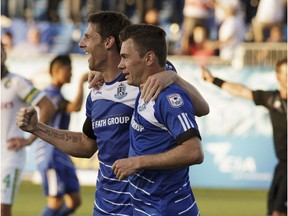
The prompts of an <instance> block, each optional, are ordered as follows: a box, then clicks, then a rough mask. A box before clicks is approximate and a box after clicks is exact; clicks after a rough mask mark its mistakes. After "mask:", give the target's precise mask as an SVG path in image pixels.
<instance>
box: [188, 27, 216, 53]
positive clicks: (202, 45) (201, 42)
mask: <svg viewBox="0 0 288 216" xmlns="http://www.w3.org/2000/svg"><path fill="white" fill-rule="evenodd" d="M189 54H190V55H193V56H212V55H214V42H213V41H211V40H209V38H208V34H207V29H206V28H205V27H203V26H196V27H195V28H194V30H193V34H192V35H191V36H190V40H189Z"/></svg>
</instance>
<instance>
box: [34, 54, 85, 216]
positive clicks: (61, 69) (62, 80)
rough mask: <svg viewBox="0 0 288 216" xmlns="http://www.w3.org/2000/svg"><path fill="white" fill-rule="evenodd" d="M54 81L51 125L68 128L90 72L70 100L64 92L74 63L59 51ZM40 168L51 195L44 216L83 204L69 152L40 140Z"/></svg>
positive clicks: (46, 191) (61, 215) (53, 63)
mask: <svg viewBox="0 0 288 216" xmlns="http://www.w3.org/2000/svg"><path fill="white" fill-rule="evenodd" d="M49 73H50V76H51V84H50V85H48V87H47V88H46V89H45V92H46V94H47V95H48V97H49V98H50V99H51V101H52V102H53V104H54V106H55V108H56V110H57V112H56V114H55V115H54V117H53V119H52V120H51V121H50V122H49V125H50V126H51V127H53V128H58V129H65V130H67V129H68V127H69V123H70V113H72V112H78V111H80V110H81V106H82V103H83V94H84V83H85V82H86V81H87V80H88V73H84V74H83V75H82V76H81V78H80V80H79V85H78V92H77V94H76V96H75V98H74V100H73V101H67V100H66V99H65V98H64V96H63V95H62V93H61V89H62V86H63V85H65V84H66V83H70V80H71V77H72V63H71V58H70V56H69V55H58V56H56V57H55V58H53V59H52V61H51V62H50V69H49ZM36 163H37V169H38V171H39V173H40V174H41V178H42V186H43V191H44V194H45V196H46V197H47V206H46V207H45V208H44V209H43V211H42V213H41V216H50V215H53V216H54V215H57V216H65V215H69V214H71V213H72V212H74V211H75V210H76V208H78V207H79V206H80V200H81V199H80V188H79V181H78V178H77V175H76V169H75V167H74V164H73V162H72V160H71V158H70V156H68V155H67V154H66V153H64V152H62V151H60V150H59V149H57V148H55V147H54V146H52V145H50V144H48V143H46V142H45V141H44V140H40V141H39V143H37V145H36Z"/></svg>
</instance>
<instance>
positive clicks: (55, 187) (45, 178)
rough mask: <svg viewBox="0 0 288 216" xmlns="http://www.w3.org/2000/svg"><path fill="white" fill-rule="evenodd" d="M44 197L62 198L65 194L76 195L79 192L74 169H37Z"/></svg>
mask: <svg viewBox="0 0 288 216" xmlns="http://www.w3.org/2000/svg"><path fill="white" fill-rule="evenodd" d="M38 170H39V172H40V175H41V178H42V186H43V190H44V194H45V195H46V196H57V197H62V196H63V195H65V194H71V193H77V192H79V190H80V186H79V180H78V177H77V175H76V170H75V168H72V167H65V168H63V167H62V169H58V168H56V169H55V168H48V169H38Z"/></svg>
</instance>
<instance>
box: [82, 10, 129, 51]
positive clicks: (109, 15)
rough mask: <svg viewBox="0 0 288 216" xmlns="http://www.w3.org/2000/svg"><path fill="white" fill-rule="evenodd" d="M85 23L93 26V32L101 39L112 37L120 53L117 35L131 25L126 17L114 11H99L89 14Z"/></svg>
mask: <svg viewBox="0 0 288 216" xmlns="http://www.w3.org/2000/svg"><path fill="white" fill-rule="evenodd" d="M87 22H88V23H91V24H94V25H95V26H94V27H95V29H94V30H95V31H96V32H97V33H99V34H100V35H101V37H102V39H106V38H107V37H109V36H112V37H114V38H115V42H116V43H115V44H116V48H117V50H118V52H120V48H121V44H120V41H119V33H120V32H121V31H122V30H123V29H124V28H125V27H127V26H129V25H131V24H132V22H131V21H130V20H129V18H128V17H127V16H125V15H124V14H123V13H120V12H116V11H101V12H97V13H92V14H89V15H88V17H87Z"/></svg>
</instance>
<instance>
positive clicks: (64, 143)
mask: <svg viewBox="0 0 288 216" xmlns="http://www.w3.org/2000/svg"><path fill="white" fill-rule="evenodd" d="M16 124H17V126H18V127H20V128H21V129H22V130H24V131H27V132H30V133H32V134H34V135H35V136H37V137H39V138H41V139H43V140H45V141H46V142H48V143H50V144H51V145H53V146H55V147H56V148H58V149H59V150H61V151H63V152H65V153H67V154H69V155H71V156H74V157H84V158H90V157H91V156H93V154H94V153H95V152H96V151H97V145H96V143H95V140H94V139H91V138H89V137H88V136H86V135H85V134H84V133H80V132H71V131H68V130H59V129H55V128H52V127H50V126H48V125H45V124H43V123H42V122H39V121H38V117H37V111H36V110H35V109H34V108H33V107H29V108H22V109H21V110H20V111H19V112H18V113H17V117H16Z"/></svg>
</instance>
